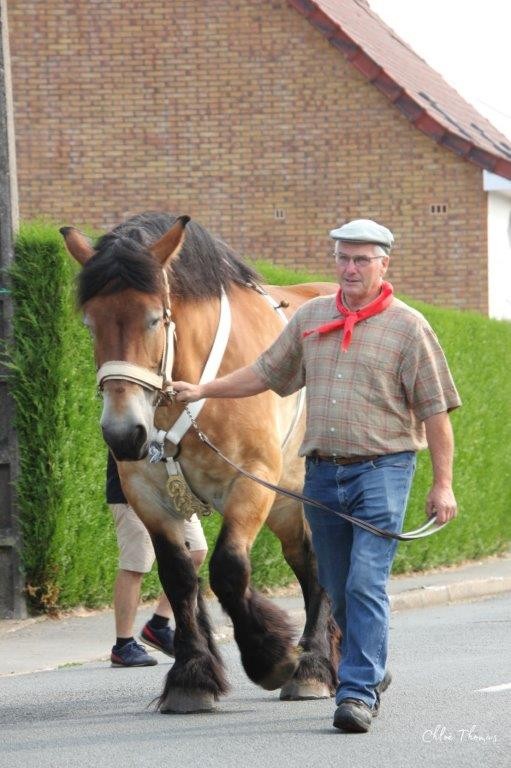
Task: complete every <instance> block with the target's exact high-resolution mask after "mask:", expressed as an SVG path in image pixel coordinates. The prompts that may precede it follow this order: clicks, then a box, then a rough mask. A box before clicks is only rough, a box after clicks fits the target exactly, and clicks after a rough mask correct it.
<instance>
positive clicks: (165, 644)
mask: <svg viewBox="0 0 511 768" xmlns="http://www.w3.org/2000/svg"><path fill="white" fill-rule="evenodd" d="M140 639H141V640H143V641H144V643H147V645H150V646H151V648H156V650H157V651H161V652H162V653H165V654H167V656H173V655H174V630H173V629H171V628H170V627H163V629H154V627H151V625H150V624H149V622H147V624H146V625H145V626H144V628H143V629H142V632H141V633H140Z"/></svg>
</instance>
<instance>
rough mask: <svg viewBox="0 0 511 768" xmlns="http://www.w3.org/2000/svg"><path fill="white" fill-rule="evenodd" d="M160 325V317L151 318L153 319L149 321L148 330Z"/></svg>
mask: <svg viewBox="0 0 511 768" xmlns="http://www.w3.org/2000/svg"><path fill="white" fill-rule="evenodd" d="M160 323H161V317H153V319H152V320H150V321H149V328H157V327H158V326H159V324H160Z"/></svg>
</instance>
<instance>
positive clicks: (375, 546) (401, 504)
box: [304, 451, 416, 707]
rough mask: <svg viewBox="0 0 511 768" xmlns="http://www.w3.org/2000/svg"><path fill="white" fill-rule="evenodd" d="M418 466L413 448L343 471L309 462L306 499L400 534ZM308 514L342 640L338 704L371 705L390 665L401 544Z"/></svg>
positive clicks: (340, 521) (322, 578) (321, 514)
mask: <svg viewBox="0 0 511 768" xmlns="http://www.w3.org/2000/svg"><path fill="white" fill-rule="evenodd" d="M415 464H416V457H415V453H413V452H411V451H406V452H404V453H393V454H388V455H386V456H382V457H381V458H378V459H375V460H373V461H366V462H360V463H357V464H349V465H345V466H340V465H337V464H333V463H329V462H326V461H319V460H317V459H314V458H308V459H307V461H306V473H305V486H304V494H305V495H306V496H309V497H310V498H312V499H314V500H316V501H319V502H321V503H322V504H325V505H326V506H327V507H330V508H331V509H333V510H338V511H339V512H343V513H344V514H347V515H350V516H353V517H359V518H361V519H363V520H367V521H369V522H370V523H373V524H374V525H377V526H378V527H379V528H384V529H386V530H388V531H393V532H400V531H401V530H402V527H403V520H404V516H405V511H406V505H407V502H408V496H409V493H410V487H411V484H412V479H413V474H414V471H415ZM305 514H306V517H307V520H308V522H309V525H310V527H311V531H312V543H313V547H314V550H315V553H316V557H317V561H318V571H319V581H320V583H321V585H322V586H323V587H324V589H325V590H326V592H327V594H328V596H329V598H330V601H331V603H332V612H333V615H334V618H335V620H336V622H337V624H338V625H339V627H340V629H341V630H342V635H343V637H342V642H341V662H340V665H339V680H340V683H339V686H338V688H337V693H336V702H337V704H339V703H340V702H341V701H342V700H343V699H348V698H353V699H359V700H361V701H364V702H365V703H366V704H368V705H369V706H370V707H372V706H373V705H374V704H375V702H376V694H375V687H376V686H377V685H378V684H379V683H380V682H381V681H382V679H383V675H384V673H385V665H386V662H387V646H388V634H389V615H390V611H389V599H388V595H387V581H388V578H389V575H390V569H391V566H392V561H393V559H394V555H395V552H396V546H397V542H396V541H394V540H393V539H384V538H382V537H380V536H376V535H375V534H373V533H369V532H368V531H364V530H363V529H362V528H358V527H357V526H353V525H352V524H351V523H349V522H348V521H345V520H343V519H342V518H341V517H339V516H338V515H336V514H334V513H328V512H323V511H322V510H320V509H316V508H315V507H313V506H311V505H307V504H306V505H305Z"/></svg>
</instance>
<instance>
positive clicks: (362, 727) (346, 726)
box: [334, 672, 392, 733]
mask: <svg viewBox="0 0 511 768" xmlns="http://www.w3.org/2000/svg"><path fill="white" fill-rule="evenodd" d="M391 682H392V675H391V674H390V672H385V674H384V676H383V680H382V681H381V683H378V685H377V686H376V688H375V689H374V691H375V693H376V702H375V704H374V706H373V708H372V709H371V707H369V706H368V705H367V704H366V703H365V702H364V701H360V700H359V699H344V700H343V701H341V703H340V704H339V706H338V707H337V709H336V710H335V715H334V726H335V728H339V729H340V730H342V731H348V732H349V733H367V731H368V730H369V728H370V727H371V722H372V719H373V717H376V716H377V715H378V712H379V710H380V697H381V694H382V693H383V692H384V691H386V690H387V688H388V687H389V685H390V684H391Z"/></svg>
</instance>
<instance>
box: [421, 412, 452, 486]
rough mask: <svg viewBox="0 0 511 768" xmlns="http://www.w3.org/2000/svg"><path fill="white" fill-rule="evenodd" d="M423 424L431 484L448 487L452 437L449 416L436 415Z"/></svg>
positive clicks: (449, 483)
mask: <svg viewBox="0 0 511 768" xmlns="http://www.w3.org/2000/svg"><path fill="white" fill-rule="evenodd" d="M424 424H425V427H426V439H427V441H428V448H429V452H430V455H431V464H432V467H433V482H434V483H435V484H438V485H444V486H450V485H452V467H453V457H454V436H453V432H452V426H451V420H450V418H449V414H448V413H446V412H443V413H437V414H435V415H434V416H430V417H429V419H426V421H425V422H424Z"/></svg>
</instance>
